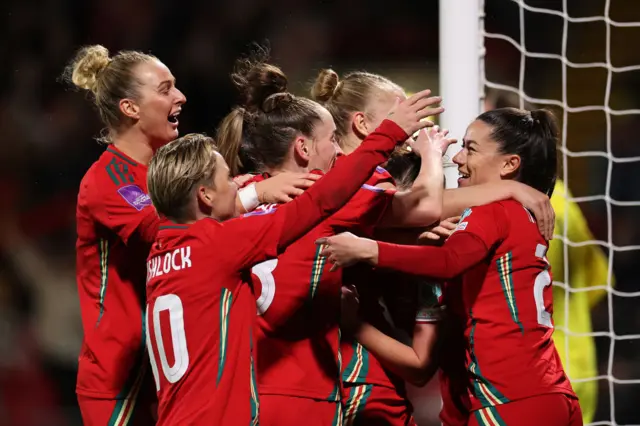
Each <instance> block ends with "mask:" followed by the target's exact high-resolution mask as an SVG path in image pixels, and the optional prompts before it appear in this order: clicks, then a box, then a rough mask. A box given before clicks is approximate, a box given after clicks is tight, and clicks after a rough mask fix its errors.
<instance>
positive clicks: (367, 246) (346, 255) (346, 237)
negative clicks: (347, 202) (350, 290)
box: [316, 232, 378, 271]
mask: <svg viewBox="0 0 640 426" xmlns="http://www.w3.org/2000/svg"><path fill="white" fill-rule="evenodd" d="M316 244H318V245H322V246H324V247H322V250H321V252H320V255H321V256H326V257H327V258H328V260H329V263H331V264H332V266H331V271H335V270H336V269H338V268H339V267H346V266H351V265H353V264H355V263H358V262H361V261H365V260H366V261H370V262H376V263H377V261H378V244H377V243H376V242H375V241H373V240H369V239H366V238H360V237H356V236H355V235H353V234H352V233H350V232H343V233H342V234H338V235H334V236H333V237H326V238H319V239H318V240H316Z"/></svg>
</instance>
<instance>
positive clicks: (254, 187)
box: [234, 172, 320, 215]
mask: <svg viewBox="0 0 640 426" xmlns="http://www.w3.org/2000/svg"><path fill="white" fill-rule="evenodd" d="M319 178H320V175H317V174H313V173H288V172H286V173H280V174H278V175H276V176H273V177H270V178H268V179H265V180H263V181H260V182H256V183H252V184H250V185H248V186H245V187H242V186H243V185H242V183H243V182H246V181H247V180H248V179H251V175H244V176H239V177H236V178H234V182H235V183H236V185H238V186H239V187H240V189H239V190H238V194H237V195H236V213H237V215H240V214H243V213H248V212H251V211H253V210H255V208H256V207H258V206H259V205H260V204H273V203H286V202H288V201H291V200H292V199H293V198H294V197H296V196H298V195H302V193H303V192H304V190H305V189H307V188H309V187H310V186H311V185H313V183H314V182H315V181H316V180H318V179H319Z"/></svg>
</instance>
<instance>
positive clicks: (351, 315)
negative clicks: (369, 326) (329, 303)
mask: <svg viewBox="0 0 640 426" xmlns="http://www.w3.org/2000/svg"><path fill="white" fill-rule="evenodd" d="M340 302H341V311H342V313H341V316H340V326H341V328H342V329H344V330H346V331H348V332H353V330H355V329H356V328H357V327H358V324H359V323H360V317H359V316H358V310H359V308H360V299H359V295H358V290H357V289H356V287H355V286H354V285H351V284H346V285H343V286H342V292H341V298H340Z"/></svg>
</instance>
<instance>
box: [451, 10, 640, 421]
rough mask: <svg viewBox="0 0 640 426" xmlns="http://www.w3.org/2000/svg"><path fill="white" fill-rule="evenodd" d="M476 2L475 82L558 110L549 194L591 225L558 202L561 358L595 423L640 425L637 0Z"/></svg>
mask: <svg viewBox="0 0 640 426" xmlns="http://www.w3.org/2000/svg"><path fill="white" fill-rule="evenodd" d="M469 3H473V1H472V0H469ZM479 9H480V14H481V18H483V19H481V20H480V34H481V39H480V49H479V51H480V55H481V61H480V63H481V66H480V67H479V68H480V72H479V74H480V76H479V78H480V83H481V86H480V87H481V90H482V88H484V89H485V90H486V91H487V93H491V95H490V99H496V96H497V97H498V98H501V99H503V100H505V99H509V98H511V100H512V101H515V102H516V104H517V105H519V106H520V107H525V106H527V104H532V105H533V106H534V107H537V108H549V109H551V110H553V111H554V112H555V113H556V116H557V117H558V119H559V121H560V123H561V129H562V139H561V146H560V149H561V171H560V174H559V177H560V178H561V180H562V188H561V189H564V190H565V192H564V193H563V192H562V191H560V192H559V194H558V195H556V196H557V197H564V198H566V200H567V202H571V203H577V205H578V206H579V207H580V209H581V210H582V212H583V213H584V216H585V217H586V218H587V220H588V224H589V228H590V229H591V232H592V235H590V236H589V238H586V239H585V238H582V237H581V236H580V235H578V236H575V235H572V231H571V227H572V226H573V225H575V218H574V217H573V216H572V215H571V213H570V211H569V209H564V211H561V212H559V214H563V215H564V217H560V218H559V219H560V220H559V223H562V226H561V227H556V231H555V233H556V236H555V238H556V239H559V240H560V241H562V243H564V244H560V247H561V248H560V250H562V251H563V253H562V254H563V256H561V259H562V266H563V268H561V269H560V274H558V271H556V273H555V274H554V285H555V286H556V288H554V301H555V307H554V311H555V312H556V314H554V316H555V317H556V333H557V334H559V335H561V336H562V333H564V335H565V336H569V337H568V338H564V337H563V338H558V339H556V345H558V346H560V345H562V346H564V347H562V348H559V351H560V353H561V355H562V362H563V364H564V366H565V369H566V370H567V373H568V375H569V377H570V378H571V380H572V383H573V384H574V388H575V389H576V391H577V392H578V394H579V396H580V397H581V398H582V399H583V402H582V404H583V410H585V411H587V412H590V413H591V414H590V415H589V417H590V421H591V422H592V423H591V424H594V425H627V424H640V277H639V276H638V275H635V272H634V271H635V269H636V268H635V267H636V266H637V264H638V263H640V251H638V250H640V226H639V225H638V224H639V223H640V216H639V214H640V208H639V207H640V140H638V138H637V135H638V134H639V133H640V1H637V0H597V1H591V0H575V1H568V0H537V1H534V0H528V1H521V0H485V1H484V4H482V2H480V8H479ZM483 12H484V13H483ZM483 47H484V48H483ZM442 54H443V53H441V55H442ZM441 72H442V70H441ZM569 191H570V192H569ZM594 245H595V246H599V247H601V248H602V250H603V251H604V252H605V253H606V254H607V255H608V264H605V268H604V274H603V275H602V276H601V277H598V275H597V274H591V275H590V273H589V272H588V271H590V270H591V269H590V268H591V267H593V264H591V262H592V259H591V258H590V257H589V255H588V254H585V253H587V251H588V250H584V249H583V253H582V255H581V256H578V255H576V253H579V251H580V248H584V247H589V246H594ZM582 270H584V271H587V273H586V274H585V273H583V274H580V273H578V272H580V271H582ZM613 277H615V278H613ZM598 292H599V293H600V294H602V296H603V297H602V300H600V301H599V302H597V299H598V296H597V295H598ZM565 296H566V297H565ZM590 320H591V323H592V324H591V326H592V327H589V321H590ZM585 330H586V331H585ZM594 343H595V349H593V346H592V345H593V344H594ZM589 352H591V354H589ZM589 357H591V358H589ZM594 358H595V361H594ZM589 365H592V366H593V370H591V369H590V368H589Z"/></svg>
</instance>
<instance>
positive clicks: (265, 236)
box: [220, 120, 407, 269]
mask: <svg viewBox="0 0 640 426" xmlns="http://www.w3.org/2000/svg"><path fill="white" fill-rule="evenodd" d="M406 138H407V133H406V132H405V131H404V130H403V129H402V128H401V127H399V126H398V125H397V124H396V123H395V122H393V121H391V120H385V121H383V122H382V124H381V125H380V127H379V128H378V129H377V130H376V131H375V132H373V133H371V134H370V135H369V136H367V138H366V139H365V140H364V142H363V143H362V144H361V145H360V147H358V149H356V150H355V151H354V152H353V153H352V154H351V155H349V156H347V157H346V158H344V159H343V160H342V161H339V162H338V163H337V164H336V166H335V167H334V168H333V169H331V171H329V172H328V173H327V174H326V175H325V176H324V177H323V178H322V179H320V180H319V181H318V182H317V183H315V184H314V185H313V186H312V187H311V188H309V189H308V190H307V191H304V193H303V194H302V195H300V196H298V197H296V199H295V200H293V201H291V202H289V203H287V204H284V205H282V206H280V207H279V208H278V209H277V210H275V211H274V212H273V214H272V215H271V214H270V215H251V214H249V215H248V216H247V217H243V218H240V219H235V220H231V221H229V222H227V224H225V227H224V229H225V230H226V232H227V234H228V242H229V241H233V240H242V241H246V242H247V244H242V245H238V246H237V247H235V250H232V251H234V252H235V254H234V256H232V257H233V258H234V260H235V262H237V263H238V264H239V268H240V269H243V268H245V267H248V266H251V265H253V264H255V263H258V262H260V261H263V260H266V259H267V258H272V257H276V256H277V255H278V254H279V253H281V252H282V251H284V249H285V248H286V247H287V246H288V245H290V244H291V243H293V242H294V241H295V240H297V239H298V238H300V237H301V236H302V235H304V234H305V233H306V232H308V231H309V230H310V229H311V228H313V227H314V226H315V225H316V224H317V223H319V222H320V221H321V220H322V219H324V218H325V217H328V216H329V215H331V214H332V213H333V212H335V211H336V210H338V209H339V208H340V207H342V206H343V205H344V204H345V203H346V202H347V201H348V200H349V199H350V198H351V196H353V194H355V193H356V192H357V191H358V189H360V187H361V186H362V184H364V183H365V182H366V181H367V180H368V179H369V177H370V176H371V175H372V174H373V172H374V170H375V168H376V166H378V165H379V164H381V163H383V162H384V161H385V160H386V159H387V158H388V157H389V155H390V154H391V152H392V151H393V149H394V148H395V146H396V145H397V144H399V143H402V142H404V141H405V140H406ZM239 234H240V235H241V234H244V235H245V236H246V238H239ZM224 239H227V238H226V237H225V238H224ZM220 244H222V242H220ZM229 246H230V247H234V246H232V245H229ZM227 249H229V248H228V247H227ZM229 254H231V253H229Z"/></svg>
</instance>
